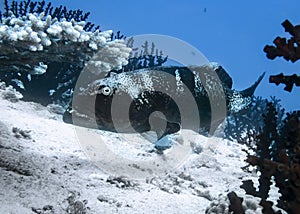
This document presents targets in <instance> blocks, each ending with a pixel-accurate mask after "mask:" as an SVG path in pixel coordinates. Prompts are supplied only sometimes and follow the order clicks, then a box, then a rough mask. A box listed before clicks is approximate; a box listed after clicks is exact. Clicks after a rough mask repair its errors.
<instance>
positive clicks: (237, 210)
mask: <svg viewBox="0 0 300 214" xmlns="http://www.w3.org/2000/svg"><path fill="white" fill-rule="evenodd" d="M227 197H228V199H229V201H230V205H229V211H230V212H233V213H234V214H244V213H245V211H244V209H243V206H242V202H243V198H240V197H238V196H237V194H236V193H235V192H230V193H228V194H227Z"/></svg>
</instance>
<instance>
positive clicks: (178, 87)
mask: <svg viewBox="0 0 300 214" xmlns="http://www.w3.org/2000/svg"><path fill="white" fill-rule="evenodd" d="M175 78H176V92H177V93H178V94H181V93H183V91H184V88H183V82H182V80H181V76H180V73H179V71H178V69H176V71H175Z"/></svg>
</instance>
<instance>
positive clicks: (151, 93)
mask: <svg viewBox="0 0 300 214" xmlns="http://www.w3.org/2000/svg"><path fill="white" fill-rule="evenodd" d="M262 78H263V75H262V76H260V77H259V78H258V80H257V81H256V82H255V83H254V84H253V85H252V86H251V87H249V88H248V89H246V90H243V91H236V90H234V89H232V79H231V77H230V76H229V75H228V73H227V72H226V71H225V70H224V69H223V68H222V67H221V66H219V65H217V66H216V65H212V64H209V65H204V66H191V67H180V66H170V67H156V68H151V69H141V70H135V71H130V72H126V73H120V74H114V73H110V75H109V76H108V77H106V78H104V79H100V80H96V81H94V82H92V83H90V84H89V85H88V86H87V87H86V88H85V89H84V90H83V91H82V92H80V93H78V94H77V95H76V96H78V97H80V99H79V100H80V102H79V103H77V104H78V105H76V104H75V105H74V103H73V105H72V107H73V109H72V112H71V111H70V109H71V108H70V109H69V110H67V111H66V112H65V114H64V117H63V119H64V121H65V122H67V123H75V125H80V126H85V127H90V125H89V123H90V121H91V120H93V119H94V120H95V121H96V124H97V128H98V129H101V130H107V131H112V132H133V131H134V132H139V133H142V132H145V131H149V130H151V128H152V129H153V128H157V130H156V131H157V133H158V136H159V137H162V136H164V135H166V134H171V133H175V132H177V131H178V130H179V129H180V128H188V129H192V130H194V131H197V132H199V131H200V130H204V131H205V132H207V133H209V132H210V130H211V127H212V123H215V124H214V127H217V126H218V125H219V124H220V123H221V122H222V121H223V120H224V119H225V116H221V117H220V118H217V119H218V120H214V121H212V113H211V112H212V105H214V106H218V105H219V103H218V98H220V97H222V98H224V100H225V105H226V109H225V111H226V114H230V113H232V112H236V111H239V110H241V109H243V108H246V107H247V106H248V105H249V104H250V103H251V97H252V95H253V93H254V91H255V89H256V87H257V86H258V85H259V83H260V81H261V80H262ZM220 89H221V90H220ZM105 90H107V91H105ZM191 96H192V97H193V99H194V100H195V103H196V107H197V111H196V112H195V111H191V112H190V114H189V108H187V110H185V112H187V113H186V116H185V117H182V112H181V111H180V108H182V106H184V105H185V106H189V105H190V104H191V103H190V102H189V101H188V100H187V101H185V100H186V99H187V98H188V97H191ZM212 100H217V101H216V102H214V103H211V102H212ZM178 102H180V103H183V104H182V106H178ZM237 105H238V106H237ZM115 106H117V108H116V107H115ZM154 112H161V113H162V115H163V117H161V116H157V117H154V120H155V121H154V123H155V124H164V125H165V127H163V126H164V125H162V127H160V125H156V126H158V127H151V121H150V119H149V118H150V116H151V115H152V114H153V113H154ZM82 115H84V116H82ZM72 117H73V118H74V117H77V118H80V117H82V119H79V120H77V122H75V121H74V122H73V120H72ZM195 117H198V118H200V121H201V123H200V124H195V123H194V122H195V121H194V120H195V119H194V118H195ZM196 123H199V121H196ZM93 127H94V126H93ZM161 129H164V130H163V131H162V130H161Z"/></svg>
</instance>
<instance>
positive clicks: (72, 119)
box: [63, 110, 132, 133]
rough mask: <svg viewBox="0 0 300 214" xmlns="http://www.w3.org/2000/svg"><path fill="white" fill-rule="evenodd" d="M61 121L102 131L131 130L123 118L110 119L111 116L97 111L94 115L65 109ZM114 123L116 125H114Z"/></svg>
mask: <svg viewBox="0 0 300 214" xmlns="http://www.w3.org/2000/svg"><path fill="white" fill-rule="evenodd" d="M63 121H64V122H65V123H69V124H73V125H76V126H80V127H84V128H92V129H98V130H103V131H110V132H118V133H130V132H132V128H131V124H130V122H129V121H128V122H125V121H124V120H119V119H118V120H114V121H113V120H112V118H111V117H107V116H104V115H102V114H101V113H99V112H97V113H96V114H95V116H94V117H93V116H91V115H89V114H86V113H85V114H83V113H79V112H78V111H76V110H71V111H66V112H65V113H64V115H63ZM114 123H116V124H117V125H116V127H115V126H114Z"/></svg>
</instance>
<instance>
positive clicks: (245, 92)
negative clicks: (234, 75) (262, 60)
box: [240, 72, 266, 97]
mask: <svg viewBox="0 0 300 214" xmlns="http://www.w3.org/2000/svg"><path fill="white" fill-rule="evenodd" d="M265 74H266V72H264V73H263V74H262V75H261V76H260V77H258V79H257V80H256V82H255V83H254V84H253V85H251V86H250V87H249V88H247V89H245V90H243V91H240V94H241V95H242V96H243V97H251V96H252V95H253V94H254V91H255V89H256V88H257V86H258V85H259V83H260V82H261V80H262V79H263V78H264V76H265Z"/></svg>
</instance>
